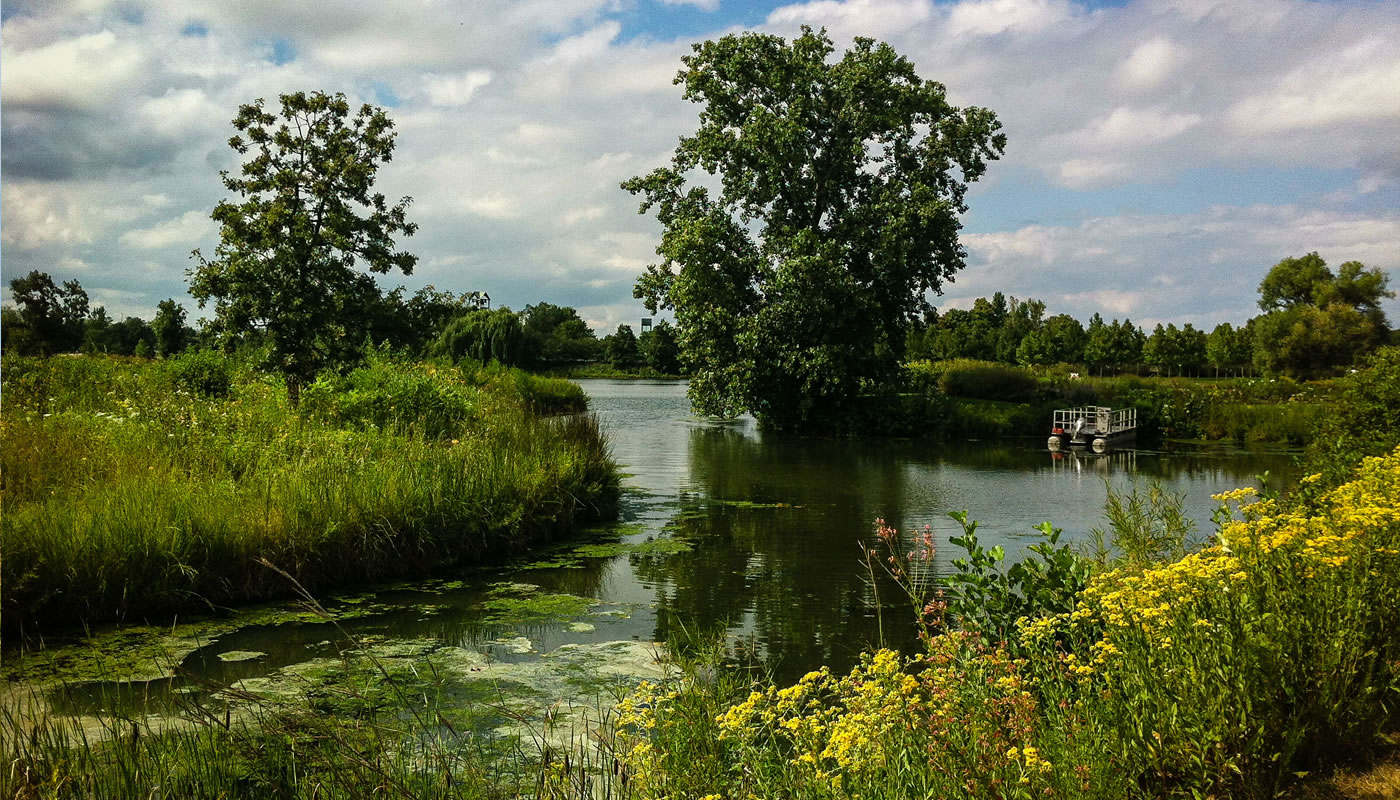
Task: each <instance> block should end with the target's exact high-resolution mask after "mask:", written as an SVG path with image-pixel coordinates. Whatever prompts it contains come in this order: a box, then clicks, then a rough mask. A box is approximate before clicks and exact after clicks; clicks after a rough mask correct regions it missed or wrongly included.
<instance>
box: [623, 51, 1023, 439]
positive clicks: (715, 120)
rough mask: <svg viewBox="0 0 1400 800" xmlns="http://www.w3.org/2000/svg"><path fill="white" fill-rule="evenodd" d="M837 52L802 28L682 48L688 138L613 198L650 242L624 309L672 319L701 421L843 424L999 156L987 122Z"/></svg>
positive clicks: (893, 62) (939, 279)
mask: <svg viewBox="0 0 1400 800" xmlns="http://www.w3.org/2000/svg"><path fill="white" fill-rule="evenodd" d="M834 51H835V48H834V46H833V44H832V42H831V40H830V39H829V38H828V37H827V35H826V32H825V31H822V32H816V33H814V32H813V31H812V30H811V29H809V28H804V29H803V32H802V35H801V36H799V37H797V38H796V39H795V40H793V41H792V42H791V43H789V42H787V41H785V40H783V39H781V38H779V37H777V36H771V35H767V34H758V33H744V34H738V35H729V36H725V37H723V38H721V39H719V40H718V41H707V42H703V43H700V44H697V45H695V46H694V53H693V54H692V55H689V56H687V57H685V58H684V59H683V60H684V64H685V66H684V68H683V69H682V70H681V71H680V72H679V74H678V75H677V77H676V83H677V84H680V85H682V86H683V87H684V96H685V98H686V99H688V100H690V101H692V102H695V103H698V104H700V105H701V106H702V108H701V112H700V126H699V129H698V130H697V131H696V132H695V134H694V135H692V136H685V137H683V138H682V139H681V141H680V144H679V146H678V147H677V148H676V151H675V153H674V155H673V157H672V160H671V164H670V166H666V167H661V168H658V169H656V170H654V171H652V172H651V173H650V174H648V175H645V176H639V177H635V178H632V179H631V180H628V181H626V182H625V183H623V188H625V189H627V190H628V191H630V192H632V193H634V194H637V195H641V197H642V203H641V211H642V213H647V212H648V211H652V210H655V212H656V215H657V218H658V220H659V221H660V222H661V223H662V225H663V226H664V232H663V234H662V242H661V245H660V247H659V248H658V249H657V254H658V255H660V256H661V257H662V261H661V262H660V263H658V264H654V265H652V266H650V267H649V268H648V269H647V271H646V273H645V274H643V275H642V276H641V277H640V278H639V279H638V283H637V286H636V290H635V294H636V296H637V297H639V298H642V299H643V300H645V302H646V305H647V308H648V309H649V310H651V311H652V312H653V313H656V312H657V311H658V310H660V309H662V308H666V309H674V311H675V317H676V321H677V323H678V326H679V331H680V336H679V343H680V348H681V352H682V354H683V359H684V360H685V362H686V363H687V364H688V365H689V366H690V367H691V370H692V378H691V383H690V396H691V401H692V404H693V405H694V406H695V407H696V409H697V410H699V411H701V412H702V413H708V414H716V415H721V416H732V415H735V414H738V413H740V412H743V411H751V412H753V413H754V414H755V415H756V416H758V417H759V418H760V419H761V420H763V421H764V422H765V423H768V424H771V425H775V426H778V427H799V426H803V425H807V424H811V423H814V422H815V423H817V424H820V421H819V420H818V419H817V418H818V417H820V416H823V415H828V414H833V413H836V414H839V413H840V411H841V409H842V406H844V405H845V404H847V403H848V402H849V401H851V400H852V399H854V398H855V397H856V396H857V395H859V394H860V393H861V392H863V391H866V390H869V389H870V388H872V385H873V384H876V383H878V382H881V381H883V380H885V379H887V378H888V377H889V376H890V375H892V373H893V371H894V369H895V368H896V365H897V364H898V361H899V358H900V356H901V355H902V354H903V353H902V351H903V348H904V341H905V329H906V327H907V326H908V324H909V322H910V320H911V319H914V318H916V317H917V316H918V315H919V314H921V313H922V312H923V311H924V310H925V309H926V308H928V305H927V302H926V300H925V293H926V292H929V291H934V292H936V291H938V290H939V289H940V287H941V286H942V284H943V282H944V281H946V280H950V279H951V278H952V277H953V276H954V275H955V274H956V273H957V272H958V270H960V269H962V268H963V266H964V257H965V252H964V250H963V248H962V247H961V245H960V244H959V242H958V231H959V230H960V229H961V223H960V221H959V215H960V214H961V213H963V212H964V211H965V210H966V205H965V202H964V198H965V193H966V190H967V184H968V183H969V182H971V181H975V180H977V179H978V178H980V177H981V176H982V174H983V172H984V171H985V170H986V166H987V163H988V162H989V161H991V160H994V159H996V158H998V157H999V156H1000V155H1001V153H1002V151H1003V148H1004V147H1005V142H1006V138H1005V136H1004V135H1003V134H1001V133H999V130H1000V127H1001V126H1000V123H999V122H998V121H997V118H996V115H995V114H993V113H992V112H991V111H989V110H986V109H982V108H977V107H969V108H965V109H959V108H956V107H954V106H952V105H950V104H949V103H948V101H947V97H946V92H945V90H944V87H943V86H942V85H941V84H938V83H936V82H933V81H926V80H924V79H922V78H920V77H919V76H918V75H917V74H916V73H915V71H914V67H913V64H911V63H910V62H909V61H908V60H907V59H905V58H904V57H902V56H900V55H899V54H898V53H896V52H895V51H894V49H893V48H891V47H890V46H889V45H886V44H882V43H881V44H877V43H875V42H874V41H873V40H870V39H856V40H855V42H854V45H853V47H852V48H851V49H850V50H848V51H847V52H846V53H845V54H844V56H842V57H841V58H840V59H839V60H831V59H830V58H829V57H830V56H831V55H832V54H833V53H834ZM694 171H703V172H705V173H709V174H710V175H711V176H716V177H717V178H718V181H717V183H718V186H719V188H718V190H717V191H716V192H714V193H712V192H711V190H710V189H709V188H707V186H706V185H701V184H700V183H692V182H691V175H692V174H693V172H694Z"/></svg>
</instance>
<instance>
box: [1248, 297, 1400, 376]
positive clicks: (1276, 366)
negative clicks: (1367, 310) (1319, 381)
mask: <svg viewBox="0 0 1400 800" xmlns="http://www.w3.org/2000/svg"><path fill="white" fill-rule="evenodd" d="M1249 331H1250V336H1251V337H1252V340H1253V342H1254V367H1255V369H1257V370H1259V371H1260V372H1262V373H1264V374H1267V375H1277V374H1280V373H1282V374H1285V375H1291V376H1295V377H1296V376H1314V375H1326V374H1329V373H1333V374H1334V373H1336V372H1338V371H1340V370H1341V369H1342V368H1345V367H1347V366H1350V365H1351V364H1352V363H1354V362H1355V361H1356V360H1357V359H1358V358H1359V357H1360V356H1362V355H1364V354H1365V353H1367V352H1369V351H1370V350H1372V349H1374V348H1375V347H1376V346H1378V345H1379V344H1380V342H1381V341H1382V340H1383V336H1384V333H1385V331H1384V330H1383V329H1381V328H1378V327H1377V326H1376V324H1375V321H1374V319H1373V318H1371V317H1368V316H1367V315H1366V314H1364V313H1362V312H1361V311H1358V310H1357V309H1355V308H1353V307H1351V306H1347V305H1342V304H1340V303H1333V304H1330V305H1327V306H1314V305H1295V306H1290V307H1288V308H1285V309H1282V310H1279V311H1270V312H1269V313H1267V314H1264V315H1262V316H1258V317H1255V318H1254V319H1252V320H1250V325H1249Z"/></svg>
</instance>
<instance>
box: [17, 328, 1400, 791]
mask: <svg viewBox="0 0 1400 800" xmlns="http://www.w3.org/2000/svg"><path fill="white" fill-rule="evenodd" d="M1397 367H1400V349H1396V348H1387V349H1383V350H1382V351H1380V352H1379V353H1378V354H1377V355H1376V356H1375V358H1374V359H1373V361H1372V362H1371V365H1370V366H1369V367H1368V368H1366V369H1363V370H1361V371H1359V372H1358V373H1356V374H1354V375H1351V376H1348V377H1346V378H1344V379H1342V381H1341V386H1340V387H1339V389H1338V393H1337V395H1336V400H1335V402H1336V404H1337V406H1336V411H1337V413H1336V414H1334V415H1330V416H1329V417H1328V418H1327V420H1326V421H1324V423H1323V425H1324V427H1325V429H1326V431H1327V435H1326V436H1317V437H1313V439H1312V444H1311V445H1310V446H1309V448H1308V450H1307V451H1306V454H1305V466H1306V467H1307V469H1308V470H1309V474H1308V475H1307V477H1305V478H1304V479H1303V480H1302V481H1301V483H1300V484H1299V485H1297V486H1294V487H1290V490H1289V491H1288V492H1287V493H1286V494H1283V495H1273V494H1269V495H1265V496H1260V495H1259V494H1258V493H1256V492H1254V491H1253V490H1237V491H1233V492H1228V493H1226V494H1224V495H1222V496H1220V497H1219V498H1218V499H1219V501H1220V512H1219V514H1218V515H1217V517H1216V520H1215V528H1214V530H1213V531H1210V532H1208V535H1206V536H1204V537H1197V536H1195V535H1193V532H1192V531H1191V529H1190V527H1189V526H1188V525H1186V524H1184V523H1183V521H1182V519H1181V517H1180V514H1179V509H1175V508H1174V504H1173V501H1172V500H1171V498H1169V497H1165V496H1163V495H1161V494H1160V493H1155V494H1154V493H1148V492H1144V493H1142V494H1138V493H1136V492H1134V494H1132V495H1130V496H1124V497H1119V498H1117V500H1118V502H1117V503H1111V504H1110V505H1109V507H1108V508H1107V516H1108V525H1107V526H1106V528H1105V531H1104V539H1103V541H1102V543H1101V545H1102V546H1101V547H1098V548H1091V549H1089V550H1082V549H1078V548H1074V547H1071V546H1069V545H1067V544H1065V543H1063V542H1061V541H1059V538H1058V533H1057V532H1056V531H1055V530H1054V529H1053V528H1051V527H1050V526H1049V524H1047V525H1045V526H1043V527H1042V534H1043V535H1044V537H1045V538H1044V539H1043V540H1042V541H1041V542H1040V543H1039V544H1037V545H1036V546H1034V547H1033V548H1032V555H1031V556H1030V557H1029V558H1027V559H1026V560H1024V561H1022V562H1019V563H1016V564H1010V565H1008V564H1007V563H1006V562H1005V560H1004V554H1003V553H1002V552H1001V550H1000V549H999V548H985V547H983V546H982V545H981V544H980V542H979V541H978V538H977V529H976V523H975V522H974V521H971V520H968V519H966V517H965V516H961V515H960V516H959V519H960V520H961V521H962V523H963V532H962V534H961V535H959V536H957V537H955V538H954V539H953V540H952V542H951V544H952V546H955V547H957V548H959V550H960V551H962V554H961V559H960V561H957V562H954V566H955V570H954V571H953V572H952V573H951V574H947V575H938V574H935V573H933V572H932V571H931V570H930V569H929V565H930V564H931V563H932V561H933V560H932V550H933V548H935V547H937V546H939V545H940V544H941V543H937V542H934V541H933V540H932V535H931V533H930V532H928V531H909V532H903V533H901V532H899V531H894V530H892V529H890V528H888V527H885V526H883V525H879V526H877V528H876V532H875V535H874V537H873V538H872V540H871V542H870V550H869V554H870V558H871V566H872V569H877V570H878V569H886V570H888V571H889V572H890V573H891V574H892V575H893V576H894V578H895V581H896V583H897V584H898V585H899V586H900V587H901V590H902V591H903V592H904V593H905V595H906V596H907V599H908V601H909V602H908V607H909V614H910V617H909V620H910V625H911V626H915V627H916V628H917V629H918V630H920V631H921V634H922V635H921V637H920V641H921V642H922V646H921V647H920V648H918V650H917V652H914V653H897V652H894V651H890V650H878V651H874V652H871V653H868V654H867V655H866V657H865V658H864V659H863V660H862V663H861V664H860V665H859V666H857V667H856V668H855V669H853V670H852V671H851V672H849V673H847V674H834V673H832V672H831V671H830V670H826V669H817V670H814V671H813V672H811V673H810V674H808V675H807V676H805V677H804V678H802V679H801V680H800V681H798V682H797V683H795V684H793V685H790V686H776V685H773V684H771V683H769V682H766V681H764V680H761V679H759V680H755V679H753V678H752V674H753V673H752V672H750V671H748V670H746V669H744V668H743V667H744V666H745V664H746V662H743V661H738V660H734V659H732V658H731V657H730V656H729V655H728V654H726V653H725V652H724V651H723V649H722V648H720V649H714V650H710V651H705V652H701V653H700V655H699V656H698V657H697V656H696V655H695V652H694V651H689V652H688V653H687V652H682V651H685V650H686V645H685V644H683V643H673V651H674V655H675V656H676V658H677V661H678V663H680V664H681V666H682V669H680V670H679V671H677V672H676V673H675V677H674V678H672V679H670V680H665V681H660V682H656V683H643V684H642V685H640V686H639V687H638V688H637V689H636V690H635V691H633V692H632V693H630V694H628V695H626V696H624V697H623V698H622V700H621V702H620V703H619V705H618V706H617V707H616V708H615V709H614V711H613V712H612V713H611V715H610V716H608V717H607V718H605V719H604V720H603V721H602V722H601V723H600V724H599V725H598V726H596V727H594V728H592V729H590V730H589V731H577V732H576V734H577V735H576V736H575V738H574V739H573V744H572V745H571V746H561V745H560V744H559V743H558V740H557V739H549V741H551V742H553V743H552V744H549V745H547V746H545V747H544V748H543V749H541V748H540V745H541V744H542V743H543V742H544V741H546V737H547V735H548V733H549V732H548V731H546V730H540V731H537V732H536V733H537V734H538V735H539V736H540V737H541V739H540V741H539V742H530V741H529V740H528V737H527V740H526V741H525V742H523V743H519V744H512V743H502V742H500V741H494V740H490V739H483V738H482V737H481V736H480V735H478V734H473V733H471V732H470V731H468V730H466V729H465V728H461V727H458V723H454V722H453V720H454V719H458V718H459V717H458V715H460V714H461V713H463V711H462V707H461V698H460V697H459V696H457V695H455V694H454V693H453V692H452V690H451V689H450V687H449V686H447V685H446V684H445V683H444V681H443V679H442V677H441V675H440V673H439V671H438V670H439V667H437V666H435V665H434V663H433V662H432V661H431V660H426V661H424V662H422V663H421V664H419V665H418V667H419V668H416V669H414V668H407V667H405V666H404V665H403V664H402V663H399V662H400V661H401V660H399V661H396V663H395V664H394V665H392V666H386V665H385V664H383V663H382V662H379V661H376V660H375V659H374V658H373V657H369V656H364V655H355V654H354V652H355V651H350V652H349V654H347V656H346V658H347V659H349V660H350V661H351V662H352V664H353V665H355V666H353V668H354V669H358V670H360V672H359V673H357V674H362V675H364V676H366V678H365V680H363V681H356V682H353V683H352V684H349V685H343V686H340V687H337V688H331V689H328V688H327V687H324V686H320V685H314V686H309V687H308V688H307V689H306V691H305V692H304V694H301V695H297V696H295V697H285V696H284V697H279V698H277V699H275V700H270V699H268V698H266V697H260V696H257V695H255V694H247V693H240V692H237V691H234V692H231V693H228V694H227V696H226V697H225V698H224V703H227V704H228V705H227V706H225V705H222V704H221V705H216V706H212V707H210V706H201V705H198V704H192V705H191V707H190V708H187V709H185V714H184V716H183V720H184V722H183V723H182V724H181V725H180V726H175V727H172V728H171V729H168V730H165V731H163V732H162V731H152V730H150V729H148V728H147V727H146V726H145V725H143V724H141V723H136V724H133V723H132V722H131V721H130V720H126V719H124V718H121V717H111V718H108V719H105V720H104V721H103V722H102V727H100V728H96V729H93V728H91V727H90V728H88V729H86V731H84V729H83V728H81V727H80V726H79V725H78V724H77V723H75V722H72V721H68V720H65V719H64V718H61V717H51V716H43V715H39V716H37V717H27V718H26V717H23V716H21V715H19V714H16V713H14V712H13V711H11V712H10V713H7V714H6V715H4V716H3V718H0V731H3V733H4V736H3V737H0V740H3V741H4V742H6V743H7V747H8V749H7V750H6V752H5V757H6V758H7V760H8V761H9V764H8V767H7V769H6V770H4V771H0V788H3V789H4V790H5V791H6V792H7V793H9V794H13V795H15V796H19V797H88V796H104V797H138V796H140V797H150V796H159V797H243V796H247V797H254V796H280V797H306V798H310V797H345V798H350V797H363V796H370V795H373V796H380V797H399V798H410V797H411V798H477V797H483V798H484V797H518V796H532V797H595V798H596V797H614V798H668V797H669V798H674V797H696V798H703V797H712V798H746V797H755V796H756V797H793V798H848V797H849V798H856V797H861V798H871V797H876V798H879V797H889V798H904V797H947V798H968V799H969V800H973V799H974V798H984V797H1012V798H1017V797H1019V798H1043V797H1061V798H1096V797H1102V798H1163V797H1181V798H1198V797H1219V798H1225V797H1230V798H1260V799H1261V800H1262V799H1263V798H1273V797H1276V796H1279V793H1281V792H1283V793H1289V794H1287V796H1293V797H1312V796H1337V797H1350V796H1352V795H1348V794H1329V792H1333V789H1334V787H1336V786H1338V785H1340V784H1339V783H1334V782H1332V781H1331V780H1330V778H1329V776H1330V775H1331V773H1332V771H1333V770H1334V769H1335V768H1337V767H1338V765H1351V767H1352V768H1354V769H1363V770H1364V769H1365V765H1366V764H1367V759H1368V758H1370V757H1372V756H1388V757H1390V758H1393V757H1394V746H1393V740H1392V739H1388V738H1387V737H1386V732H1387V731H1394V729H1395V724H1396V722H1397V718H1396V716H1395V712H1394V709H1395V708H1396V707H1397V705H1396V704H1397V702H1400V633H1397V632H1398V631H1400V448H1397V446H1400V368H1397ZM314 395H315V393H314V392H313V393H312V396H314ZM307 402H308V403H310V402H311V400H310V398H308V401H307ZM1202 538H1203V539H1204V542H1203V543H1201V542H1200V540H1201V539H1202ZM229 708H231V709H234V710H235V713H233V714H232V715H231V714H230V713H229V711H228V710H227V709H229ZM85 737H86V738H85ZM1375 780H1377V781H1381V782H1382V785H1383V786H1389V787H1390V789H1394V788H1395V786H1394V781H1391V782H1390V783H1389V784H1385V783H1384V781H1385V780H1387V779H1386V778H1384V775H1383V774H1382V776H1381V777H1379V778H1376V779H1375ZM1341 783H1345V781H1343V782H1341ZM1338 791H1339V790H1338ZM1319 792H1321V793H1322V794H1319ZM1354 796H1355V797H1357V798H1362V797H1366V796H1367V795H1365V794H1364V793H1358V794H1356V795H1354Z"/></svg>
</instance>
